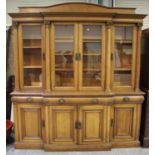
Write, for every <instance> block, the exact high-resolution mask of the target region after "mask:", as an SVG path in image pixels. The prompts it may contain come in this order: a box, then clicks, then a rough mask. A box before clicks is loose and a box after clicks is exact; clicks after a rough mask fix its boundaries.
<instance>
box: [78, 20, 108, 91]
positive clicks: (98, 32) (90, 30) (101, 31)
mask: <svg viewBox="0 0 155 155" xmlns="http://www.w3.org/2000/svg"><path fill="white" fill-rule="evenodd" d="M105 34H106V33H105V26H104V25H103V24H99V23H96V24H87V23H85V24H79V53H77V54H78V55H79V57H77V58H78V61H79V73H80V74H79V85H80V86H79V89H80V90H102V89H104V79H105V78H104V77H105Z"/></svg>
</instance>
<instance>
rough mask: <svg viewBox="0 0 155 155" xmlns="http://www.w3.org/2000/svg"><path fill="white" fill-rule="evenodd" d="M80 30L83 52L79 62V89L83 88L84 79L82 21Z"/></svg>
mask: <svg viewBox="0 0 155 155" xmlns="http://www.w3.org/2000/svg"><path fill="white" fill-rule="evenodd" d="M78 32H79V35H78V36H79V38H78V40H79V53H80V54H81V60H80V62H79V65H78V66H79V90H81V89H82V79H83V68H82V65H83V52H82V43H83V41H82V37H83V34H82V24H81V23H80V24H79V28H78Z"/></svg>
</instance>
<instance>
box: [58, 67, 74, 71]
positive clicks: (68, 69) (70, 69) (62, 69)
mask: <svg viewBox="0 0 155 155" xmlns="http://www.w3.org/2000/svg"><path fill="white" fill-rule="evenodd" d="M55 71H66V72H67V71H74V70H73V69H72V68H55Z"/></svg>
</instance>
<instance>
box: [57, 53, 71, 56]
mask: <svg viewBox="0 0 155 155" xmlns="http://www.w3.org/2000/svg"><path fill="white" fill-rule="evenodd" d="M55 56H73V54H72V53H71V54H65V53H64V54H63V53H59V54H57V53H55Z"/></svg>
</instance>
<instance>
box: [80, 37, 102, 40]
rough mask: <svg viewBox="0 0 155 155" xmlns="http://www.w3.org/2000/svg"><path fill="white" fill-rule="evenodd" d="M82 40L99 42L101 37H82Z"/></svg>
mask: <svg viewBox="0 0 155 155" xmlns="http://www.w3.org/2000/svg"><path fill="white" fill-rule="evenodd" d="M83 39H84V40H85V39H86V40H101V39H102V38H101V37H83Z"/></svg>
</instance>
